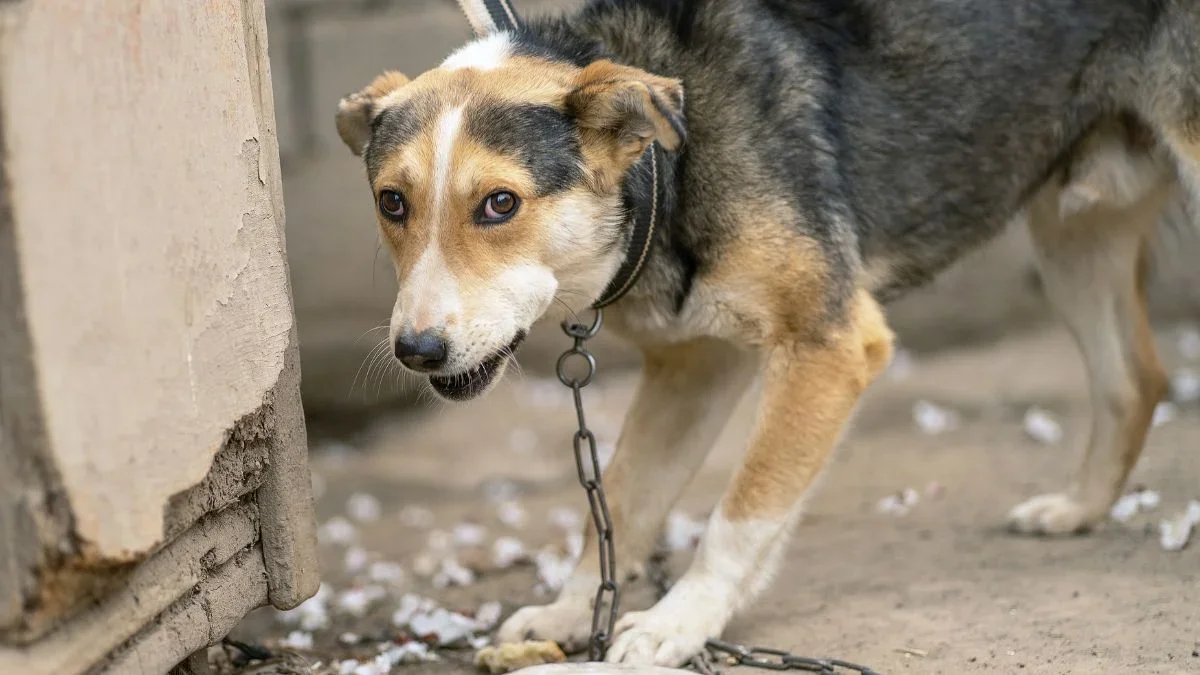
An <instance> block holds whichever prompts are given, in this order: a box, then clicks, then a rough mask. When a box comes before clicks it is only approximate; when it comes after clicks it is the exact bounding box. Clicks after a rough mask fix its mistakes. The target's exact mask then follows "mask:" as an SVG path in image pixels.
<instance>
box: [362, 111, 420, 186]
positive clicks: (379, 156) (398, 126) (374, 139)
mask: <svg viewBox="0 0 1200 675" xmlns="http://www.w3.org/2000/svg"><path fill="white" fill-rule="evenodd" d="M422 107H423V102H422V101H421V100H411V101H405V102H404V103H402V104H400V105H396V106H392V107H389V108H384V109H383V110H381V111H380V112H379V114H378V115H376V116H375V118H374V119H373V120H372V121H371V142H370V143H368V144H367V150H366V152H365V153H364V159H365V160H366V163H367V176H369V177H370V179H371V180H372V181H374V180H375V176H376V175H377V174H378V173H379V169H380V168H381V167H382V166H383V160H384V158H385V157H387V156H388V154H389V153H390V152H392V151H393V150H395V149H396V148H398V147H400V146H401V145H404V144H406V143H409V142H411V141H412V140H413V138H415V137H416V136H417V134H419V133H421V115H420V112H419V111H420V109H421V108H422Z"/></svg>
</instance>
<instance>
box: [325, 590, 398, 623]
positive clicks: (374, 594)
mask: <svg viewBox="0 0 1200 675" xmlns="http://www.w3.org/2000/svg"><path fill="white" fill-rule="evenodd" d="M385 596H387V591H385V590H384V589H383V587H382V586H379V585H376V584H368V585H366V586H358V587H356V588H350V589H347V590H344V591H342V592H341V593H339V594H338V596H337V600H336V602H335V605H336V606H337V608H338V610H339V611H342V612H345V613H346V614H349V615H351V616H356V617H362V616H365V615H366V613H367V610H368V609H370V607H371V605H372V604H374V603H376V602H378V601H379V600H382V599H383V598H384V597H385Z"/></svg>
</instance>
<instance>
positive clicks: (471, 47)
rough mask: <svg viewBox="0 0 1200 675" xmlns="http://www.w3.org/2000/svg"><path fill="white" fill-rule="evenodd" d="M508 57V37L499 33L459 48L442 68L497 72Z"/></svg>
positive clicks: (444, 62)
mask: <svg viewBox="0 0 1200 675" xmlns="http://www.w3.org/2000/svg"><path fill="white" fill-rule="evenodd" d="M508 56H509V40H508V35H506V34H504V33H497V34H495V35H489V36H488V37H485V38H483V39H481V40H476V41H474V42H471V43H469V44H467V45H465V46H463V47H461V48H459V49H458V50H457V51H455V52H454V53H453V54H451V55H450V56H448V57H447V58H446V60H445V61H443V62H442V68H444V69H446V70H461V69H463V68H476V69H478V70H495V69H497V68H499V67H500V66H502V65H504V62H505V61H507V60H508Z"/></svg>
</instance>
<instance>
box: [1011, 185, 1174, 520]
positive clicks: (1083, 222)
mask: <svg viewBox="0 0 1200 675" xmlns="http://www.w3.org/2000/svg"><path fill="white" fill-rule="evenodd" d="M1170 189H1171V183H1170V182H1169V181H1162V182H1160V183H1158V184H1156V185H1154V186H1153V187H1151V188H1150V189H1149V190H1148V191H1147V192H1145V193H1143V194H1142V195H1141V197H1140V198H1138V199H1136V200H1134V201H1132V202H1130V203H1128V204H1127V205H1124V206H1113V205H1112V204H1111V203H1108V204H1105V203H1103V202H1101V203H1100V204H1099V205H1097V206H1094V207H1092V208H1089V209H1087V210H1085V211H1082V212H1079V213H1074V214H1066V215H1065V216H1064V214H1062V213H1061V211H1060V205H1059V202H1058V190H1057V189H1052V188H1047V189H1046V190H1044V191H1043V193H1042V194H1041V195H1039V196H1038V197H1037V198H1035V200H1034V203H1033V204H1032V205H1031V207H1030V209H1029V226H1030V232H1031V233H1032V235H1033V240H1034V244H1035V248H1036V251H1037V258H1038V266H1039V271H1040V272H1041V276H1042V279H1043V281H1044V287H1045V290H1046V295H1047V296H1048V298H1049V300H1050V302H1051V304H1052V305H1054V307H1055V309H1056V310H1057V311H1058V313H1059V314H1060V315H1061V316H1062V318H1063V319H1064V320H1065V322H1066V324H1067V327H1068V329H1069V330H1070V332H1071V334H1072V336H1073V337H1074V338H1075V341H1076V343H1077V345H1078V347H1079V349H1080V351H1081V353H1082V355H1083V359H1084V361H1085V364H1086V367H1087V372H1088V378H1089V388H1090V393H1091V403H1092V428H1091V435H1090V438H1089V439H1088V444H1087V450H1086V452H1085V454H1084V457H1083V464H1082V466H1081V467H1080V469H1079V472H1078V474H1077V476H1076V478H1075V481H1074V483H1073V484H1072V485H1071V486H1070V487H1069V488H1068V489H1067V490H1065V491H1063V492H1060V493H1056V494H1048V495H1042V496H1039V497H1034V498H1032V499H1030V500H1028V501H1025V502H1023V503H1021V504H1019V505H1018V506H1017V507H1016V508H1014V509H1013V510H1012V512H1011V513H1010V515H1009V519H1010V523H1011V524H1012V526H1013V527H1014V528H1015V529H1017V530H1018V531H1021V532H1026V533H1039V534H1068V533H1073V532H1078V531H1082V530H1086V529H1088V528H1090V527H1091V526H1094V525H1096V524H1097V523H1099V522H1100V521H1101V520H1103V519H1104V518H1105V517H1106V516H1107V514H1108V510H1109V508H1110V507H1111V506H1112V504H1113V502H1114V501H1115V500H1116V499H1117V498H1118V497H1119V496H1120V494H1121V491H1122V489H1123V487H1124V484H1125V481H1126V479H1127V477H1128V476H1129V472H1130V471H1131V470H1132V469H1133V467H1134V465H1135V464H1136V463H1137V460H1138V456H1139V455H1140V454H1141V451H1142V445H1143V443H1144V441H1145V438H1146V432H1147V430H1148V429H1149V427H1150V422H1151V419H1152V418H1153V415H1154V408H1155V406H1156V404H1157V403H1158V401H1159V399H1160V398H1161V397H1162V396H1163V395H1164V393H1165V390H1166V377H1165V375H1164V373H1163V370H1162V367H1161V366H1160V365H1159V362H1158V357H1157V355H1156V354H1155V348H1154V336H1153V334H1152V333H1151V330H1150V323H1149V319H1148V317H1147V312H1146V298H1145V288H1144V283H1145V278H1144V277H1145V273H1146V270H1145V267H1146V261H1145V255H1146V247H1147V245H1148V237H1149V235H1150V233H1151V231H1152V230H1153V228H1154V226H1155V225H1156V223H1157V222H1158V219H1159V216H1160V214H1161V212H1162V209H1163V205H1164V202H1165V199H1166V197H1167V196H1168V194H1169V191H1170Z"/></svg>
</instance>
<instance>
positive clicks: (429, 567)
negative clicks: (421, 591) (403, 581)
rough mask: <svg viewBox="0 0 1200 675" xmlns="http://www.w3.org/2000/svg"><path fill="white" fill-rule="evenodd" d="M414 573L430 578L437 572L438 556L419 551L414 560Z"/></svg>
mask: <svg viewBox="0 0 1200 675" xmlns="http://www.w3.org/2000/svg"><path fill="white" fill-rule="evenodd" d="M412 569H413V573H415V574H416V575H417V576H419V577H424V578H428V577H431V576H433V575H434V574H436V573H437V570H438V561H437V557H436V556H434V555H433V554H432V553H418V554H417V556H416V557H415V558H413V561H412Z"/></svg>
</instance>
